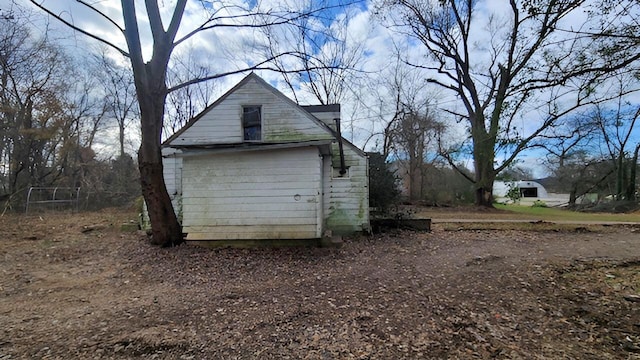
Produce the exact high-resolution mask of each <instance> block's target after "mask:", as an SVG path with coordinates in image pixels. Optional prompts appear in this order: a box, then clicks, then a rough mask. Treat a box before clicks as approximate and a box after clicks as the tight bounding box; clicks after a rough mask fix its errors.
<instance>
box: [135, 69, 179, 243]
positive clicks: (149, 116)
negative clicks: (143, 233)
mask: <svg viewBox="0 0 640 360" xmlns="http://www.w3.org/2000/svg"><path fill="white" fill-rule="evenodd" d="M152 67H153V65H151V64H147V66H146V68H147V74H146V76H143V77H139V78H137V79H136V90H137V92H138V102H139V105H140V122H141V126H142V142H141V144H140V149H139V151H138V166H139V169H140V185H141V187H142V196H143V197H144V199H145V201H146V203H147V211H148V212H149V220H150V222H151V231H152V238H151V243H152V244H154V245H160V246H163V247H168V246H175V245H178V244H181V243H182V242H183V241H184V240H183V237H182V227H181V226H180V223H179V222H178V218H177V217H176V214H175V211H174V209H173V206H172V205H171V198H170V197H169V193H168V192H167V187H166V185H165V182H164V176H163V171H162V170H163V166H162V150H161V147H160V145H161V139H162V123H163V121H162V120H163V117H164V106H165V99H166V97H167V88H166V85H165V84H164V77H162V76H161V75H160V76H158V75H157V74H155V73H154V72H153V68H152ZM141 89H144V91H140V90H141Z"/></svg>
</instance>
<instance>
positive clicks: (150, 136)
mask: <svg viewBox="0 0 640 360" xmlns="http://www.w3.org/2000/svg"><path fill="white" fill-rule="evenodd" d="M31 3H32V4H34V5H35V6H37V7H38V8H40V9H42V10H43V11H45V12H46V13H48V14H49V15H51V16H52V17H54V18H56V19H58V20H60V21H61V22H63V23H64V24H65V25H67V26H69V27H71V28H73V29H75V30H76V31H78V32H81V33H83V34H85V35H87V36H89V37H90V38H92V39H94V40H97V41H100V42H102V43H103V44H105V45H107V46H109V47H111V48H113V49H115V50H116V51H118V52H119V53H120V54H122V55H123V56H125V57H127V58H128V59H129V61H130V62H131V68H132V72H133V78H134V83H135V88H136V96H137V99H138V105H139V108H140V125H141V133H142V139H141V145H140V149H139V151H138V166H139V169H140V179H141V187H142V194H143V196H144V199H145V201H146V203H147V205H148V211H149V218H150V222H151V227H152V240H151V242H152V243H153V244H157V245H161V246H172V245H177V244H180V243H182V242H183V238H182V229H181V226H180V224H179V222H178V219H177V217H176V214H175V211H174V209H173V207H172V205H171V199H170V198H169V194H168V193H167V190H166V187H165V182H164V178H163V171H162V155H161V149H160V145H161V141H162V130H163V124H164V116H165V109H166V108H165V106H166V99H167V95H168V94H169V93H170V92H172V91H176V90H179V89H182V88H185V87H188V86H190V85H193V84H197V83H199V82H202V81H207V80H213V79H217V78H220V77H224V76H227V75H230V74H236V73H241V72H245V71H247V70H255V69H273V70H276V71H277V70H278V69H276V68H274V67H272V66H270V65H268V64H270V63H271V62H272V61H273V60H274V58H278V57H283V56H287V55H291V56H298V57H301V56H304V55H303V54H299V53H298V52H296V51H286V52H283V53H279V54H275V55H274V56H272V57H270V58H266V59H261V60H257V61H255V60H254V61H251V62H250V65H248V66H245V67H242V68H238V69H235V70H230V71H219V72H213V73H208V74H206V75H205V76H201V77H196V78H192V79H190V80H188V81H185V82H183V83H181V84H176V85H173V86H172V87H168V86H167V75H168V69H169V63H170V61H171V59H172V55H173V53H174V50H175V49H176V48H177V47H178V46H180V45H181V44H185V43H187V42H188V40H189V39H191V38H193V37H194V36H196V35H198V34H200V33H202V32H207V31H209V32H213V31H216V30H220V29H223V28H236V29H239V28H247V29H256V28H263V27H271V26H278V25H292V26H295V22H296V21H297V20H298V19H301V18H304V17H313V16H314V14H315V13H316V12H317V11H319V10H318V8H317V7H321V8H327V7H334V8H337V7H339V6H340V5H325V4H316V5H317V7H314V8H313V9H310V10H296V9H291V8H285V7H269V8H267V9H266V10H262V9H261V7H260V5H261V4H260V3H257V4H255V7H254V8H253V9H244V8H242V7H240V6H238V5H229V4H227V3H225V2H223V1H212V2H203V3H202V5H203V6H202V11H203V14H206V17H205V20H203V21H202V22H201V23H200V24H199V25H197V26H195V27H194V28H191V29H185V31H184V32H183V34H184V35H181V36H180V37H178V31H179V30H180V24H181V22H182V18H183V16H184V13H185V7H186V5H187V0H177V1H176V2H175V5H173V6H172V9H171V10H170V11H168V14H169V16H168V17H163V15H162V12H161V9H160V5H159V3H158V1H156V0H145V1H144V4H145V7H146V12H144V13H140V12H138V10H137V9H136V5H135V4H136V2H134V1H125V0H122V1H121V8H120V10H121V13H120V15H121V16H122V17H121V18H112V17H110V16H109V15H108V13H107V11H106V10H105V9H104V8H102V7H100V3H90V2H87V1H84V0H76V1H75V4H76V5H77V6H78V7H81V8H84V9H86V10H88V11H90V12H91V13H92V14H93V15H96V16H97V17H99V18H100V19H102V20H104V21H105V22H106V23H108V24H109V25H110V26H112V28H113V29H114V30H115V31H116V32H117V33H119V34H122V37H123V38H124V40H125V42H126V44H127V46H126V48H123V47H120V46H118V45H116V44H115V43H113V42H111V41H109V40H108V39H105V38H103V37H100V36H99V35H96V34H94V33H92V32H91V31H90V30H88V29H86V28H82V27H81V26H77V25H75V24H74V23H73V22H72V21H70V20H67V19H66V18H65V17H64V16H63V15H61V14H59V13H57V12H56V11H55V10H53V9H54V8H55V6H56V5H53V4H52V3H53V2H52V1H44V2H41V1H38V0H31ZM45 4H47V5H48V6H47V5H45ZM167 6H168V5H167ZM143 14H144V15H143ZM141 17H144V23H145V24H148V26H149V29H150V32H151V39H150V40H149V42H150V43H144V41H145V40H146V38H145V37H143V36H142V35H141V34H142V33H141V29H140V24H141V23H143V22H142V21H140V20H139V19H141ZM164 19H169V21H168V23H167V24H165V22H164V21H165V20H164ZM146 46H148V47H149V48H150V49H151V56H150V57H149V58H148V59H145V56H144V51H143V48H144V47H146ZM218 70H219V69H218ZM288 71H291V70H288Z"/></svg>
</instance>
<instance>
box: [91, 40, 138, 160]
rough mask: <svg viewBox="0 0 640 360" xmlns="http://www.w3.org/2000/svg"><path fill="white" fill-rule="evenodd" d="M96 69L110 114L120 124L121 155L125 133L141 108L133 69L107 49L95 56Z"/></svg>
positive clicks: (119, 141) (123, 151) (120, 154)
mask: <svg viewBox="0 0 640 360" xmlns="http://www.w3.org/2000/svg"><path fill="white" fill-rule="evenodd" d="M94 60H95V63H96V70H97V71H98V72H99V73H100V74H101V75H103V76H100V78H99V81H100V82H101V85H102V88H103V90H104V92H105V94H104V95H105V100H106V104H105V105H106V107H107V109H106V110H108V113H109V115H110V116H111V117H112V118H113V119H114V120H115V122H116V124H117V126H118V145H119V149H120V151H119V156H121V157H122V156H124V155H125V150H124V148H125V135H126V131H127V128H129V127H130V125H131V124H132V123H133V122H134V121H136V120H137V118H138V116H139V108H138V103H137V99H136V93H135V87H134V82H133V76H132V74H131V69H130V68H129V67H128V66H127V65H119V64H116V62H115V61H114V60H113V59H111V58H110V57H109V56H108V54H107V51H106V49H103V50H102V52H101V53H100V54H99V55H95V56H94Z"/></svg>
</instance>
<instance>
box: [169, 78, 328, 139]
mask: <svg viewBox="0 0 640 360" xmlns="http://www.w3.org/2000/svg"><path fill="white" fill-rule="evenodd" d="M243 105H260V106H261V107H262V141H263V142H287V141H306V140H316V139H331V138H332V136H331V134H330V133H329V132H328V131H326V129H324V128H322V127H321V126H320V125H319V124H318V123H317V122H315V121H314V120H313V119H312V117H311V115H309V114H308V113H307V112H306V111H304V110H303V109H301V108H299V107H298V106H296V105H295V104H293V103H292V102H291V101H290V100H288V99H287V98H285V97H284V95H282V94H280V93H278V92H277V91H275V90H274V89H272V88H268V87H266V86H265V84H263V83H262V82H259V81H257V80H255V79H249V81H247V82H246V83H245V84H244V85H242V86H240V87H239V88H237V89H236V90H235V91H234V92H233V93H231V94H229V95H228V96H227V97H226V98H225V99H223V101H221V102H220V103H219V104H217V105H216V106H214V107H212V108H211V109H209V110H208V111H207V112H206V113H205V114H203V116H202V117H201V118H200V119H198V120H197V121H196V122H195V123H194V124H193V125H191V127H189V128H188V129H187V130H185V131H184V132H183V133H182V134H180V135H179V136H178V137H177V138H176V139H174V140H173V141H171V143H170V145H199V144H233V143H241V142H243V133H242V106H243Z"/></svg>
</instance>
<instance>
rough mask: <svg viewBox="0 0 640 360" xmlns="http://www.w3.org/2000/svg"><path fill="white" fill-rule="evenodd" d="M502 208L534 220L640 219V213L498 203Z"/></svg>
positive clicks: (615, 220) (620, 220)
mask: <svg viewBox="0 0 640 360" xmlns="http://www.w3.org/2000/svg"><path fill="white" fill-rule="evenodd" d="M495 207H496V208H497V209H500V210H504V211H508V212H512V213H515V214H519V215H526V216H528V217H529V218H531V219H532V220H548V221H613V222H626V221H640V214H638V213H633V214H611V213H584V212H578V211H571V210H564V209H558V208H549V207H539V206H521V205H503V204H496V205H495Z"/></svg>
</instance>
